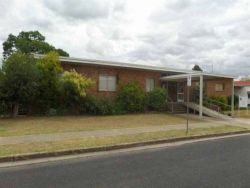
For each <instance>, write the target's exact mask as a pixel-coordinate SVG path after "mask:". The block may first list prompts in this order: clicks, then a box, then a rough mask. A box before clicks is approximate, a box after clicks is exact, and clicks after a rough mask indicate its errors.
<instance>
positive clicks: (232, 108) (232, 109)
mask: <svg viewBox="0 0 250 188" xmlns="http://www.w3.org/2000/svg"><path fill="white" fill-rule="evenodd" d="M232 82H233V83H232V96H231V115H232V116H234V79H233V80H232Z"/></svg>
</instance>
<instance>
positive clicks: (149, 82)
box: [146, 78, 155, 92]
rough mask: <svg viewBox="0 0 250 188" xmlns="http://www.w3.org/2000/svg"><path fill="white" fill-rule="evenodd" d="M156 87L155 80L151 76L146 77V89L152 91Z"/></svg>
mask: <svg viewBox="0 0 250 188" xmlns="http://www.w3.org/2000/svg"><path fill="white" fill-rule="evenodd" d="M154 88H155V80H154V79H151V78H147V79H146V91H147V92H149V91H152V90H153V89H154Z"/></svg>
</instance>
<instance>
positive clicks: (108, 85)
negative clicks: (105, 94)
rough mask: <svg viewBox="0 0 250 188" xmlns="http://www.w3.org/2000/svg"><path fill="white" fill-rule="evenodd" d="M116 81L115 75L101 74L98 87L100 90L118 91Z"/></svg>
mask: <svg viewBox="0 0 250 188" xmlns="http://www.w3.org/2000/svg"><path fill="white" fill-rule="evenodd" d="M116 83H117V78H116V76H115V75H105V74H100V75H99V86H98V89H99V91H116ZM101 84H103V85H101ZM112 84H114V85H112Z"/></svg>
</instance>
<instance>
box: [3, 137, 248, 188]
mask: <svg viewBox="0 0 250 188" xmlns="http://www.w3.org/2000/svg"><path fill="white" fill-rule="evenodd" d="M249 156H250V136H249V135H248V136H238V137H232V138H224V139H219V140H213V141H211V140H210V141H202V142H196V143H192V144H184V145H180V146H174V147H166V148H158V149H155V148H154V149H150V150H141V151H131V152H126V153H116V154H106V155H104V156H97V157H86V158H79V159H71V160H62V161H56V162H48V163H42V164H33V165H27V166H19V167H9V168H1V170H0V187H3V188H8V187H11V188H28V187H35V188H50V187H53V188H72V187H74V188H82V187H91V188H95V187H96V188H100V187H101V188H113V187H114V188H123V187H124V188H141V187H143V188H151V187H156V188H166V187H178V188H182V187H185V188H194V187H195V188H196V187H202V188H216V187H222V188H223V187H226V188H247V187H250V178H249V177H250V168H249V167H250V160H249Z"/></svg>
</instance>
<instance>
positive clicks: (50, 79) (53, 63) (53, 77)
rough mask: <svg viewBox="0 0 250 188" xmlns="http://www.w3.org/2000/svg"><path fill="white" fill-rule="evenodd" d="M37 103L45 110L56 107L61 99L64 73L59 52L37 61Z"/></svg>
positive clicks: (51, 53) (50, 53)
mask: <svg viewBox="0 0 250 188" xmlns="http://www.w3.org/2000/svg"><path fill="white" fill-rule="evenodd" d="M37 68H38V72H39V75H38V96H37V103H38V105H39V107H40V108H42V109H43V110H48V109H49V108H51V107H55V106H56V104H57V102H58V98H59V78H60V76H61V75H62V73H63V69H62V66H61V64H60V61H59V55H58V53H57V52H49V53H48V54H47V55H45V56H44V57H42V58H41V59H38V60H37Z"/></svg>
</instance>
